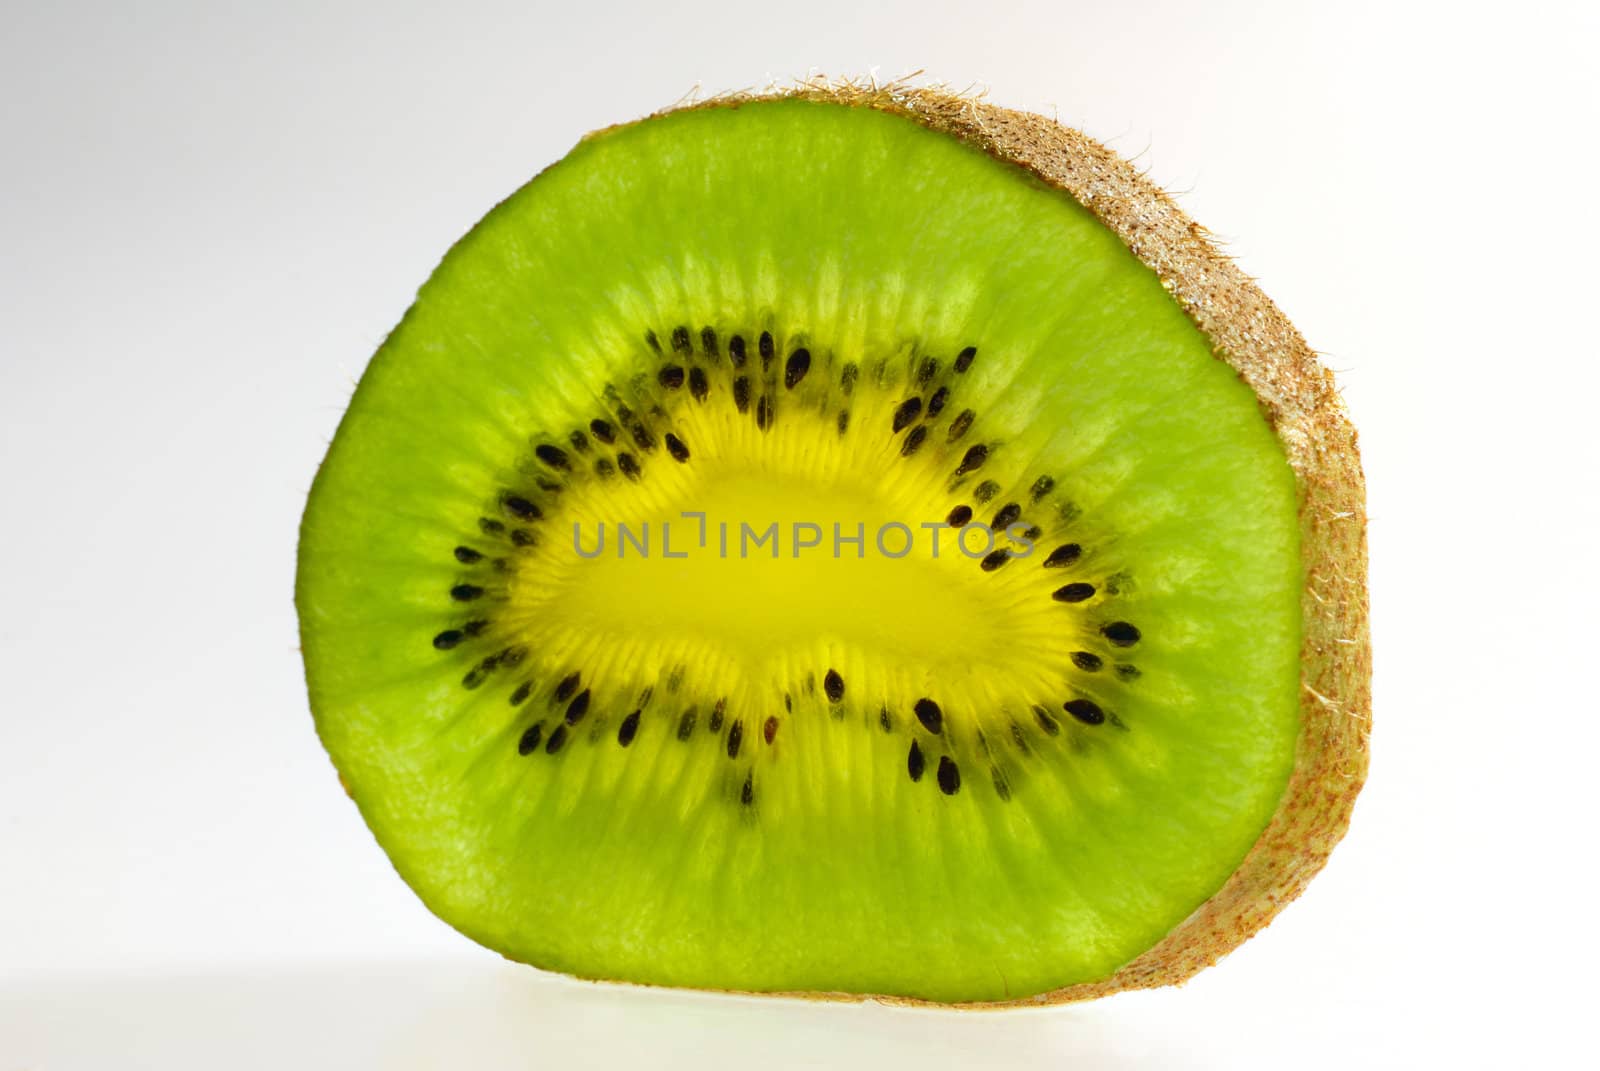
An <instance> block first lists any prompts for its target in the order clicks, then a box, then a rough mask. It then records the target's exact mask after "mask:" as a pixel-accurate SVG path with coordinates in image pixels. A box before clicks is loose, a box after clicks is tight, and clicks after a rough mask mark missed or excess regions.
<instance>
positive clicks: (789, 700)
mask: <svg viewBox="0 0 1600 1071" xmlns="http://www.w3.org/2000/svg"><path fill="white" fill-rule="evenodd" d="M783 709H784V710H786V711H788V712H789V713H791V714H793V713H794V696H792V695H790V694H789V693H788V692H784V693H783Z"/></svg>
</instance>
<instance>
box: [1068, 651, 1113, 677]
mask: <svg viewBox="0 0 1600 1071" xmlns="http://www.w3.org/2000/svg"><path fill="white" fill-rule="evenodd" d="M1072 664H1073V665H1075V666H1077V667H1078V668H1079V669H1081V670H1083V671H1084V672H1086V673H1098V672H1100V667H1101V666H1104V665H1105V662H1104V661H1102V660H1101V658H1100V656H1099V655H1097V654H1095V653H1093V652H1092V651H1073V652H1072Z"/></svg>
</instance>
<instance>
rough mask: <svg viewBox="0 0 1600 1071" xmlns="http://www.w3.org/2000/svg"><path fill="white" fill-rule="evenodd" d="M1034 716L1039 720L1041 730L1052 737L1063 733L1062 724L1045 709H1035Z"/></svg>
mask: <svg viewBox="0 0 1600 1071" xmlns="http://www.w3.org/2000/svg"><path fill="white" fill-rule="evenodd" d="M1033 716H1034V717H1035V718H1038V719H1039V728H1041V729H1043V730H1044V731H1045V732H1047V733H1049V734H1050V735H1051V736H1054V735H1056V734H1057V733H1059V732H1060V731H1061V725H1060V723H1058V722H1057V721H1056V719H1055V718H1053V717H1051V716H1050V712H1049V711H1048V710H1046V709H1045V708H1044V707H1034V708H1033Z"/></svg>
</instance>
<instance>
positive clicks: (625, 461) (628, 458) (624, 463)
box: [617, 451, 639, 480]
mask: <svg viewBox="0 0 1600 1071" xmlns="http://www.w3.org/2000/svg"><path fill="white" fill-rule="evenodd" d="M617 468H619V469H621V470H622V474H623V475H624V476H626V477H627V478H628V479H630V480H637V479H638V478H639V462H638V461H637V460H635V459H634V456H633V455H632V454H630V453H627V452H626V451H624V452H623V453H620V454H618V455H617Z"/></svg>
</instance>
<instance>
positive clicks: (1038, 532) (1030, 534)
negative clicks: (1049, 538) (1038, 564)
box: [1022, 524, 1044, 543]
mask: <svg viewBox="0 0 1600 1071" xmlns="http://www.w3.org/2000/svg"><path fill="white" fill-rule="evenodd" d="M1042 535H1044V529H1043V528H1040V527H1039V526H1038V525H1037V524H1030V525H1028V527H1026V528H1024V529H1023V530H1022V537H1023V538H1024V539H1026V540H1028V541H1029V542H1030V543H1032V542H1037V541H1038V539H1039V537H1040V536H1042Z"/></svg>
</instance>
